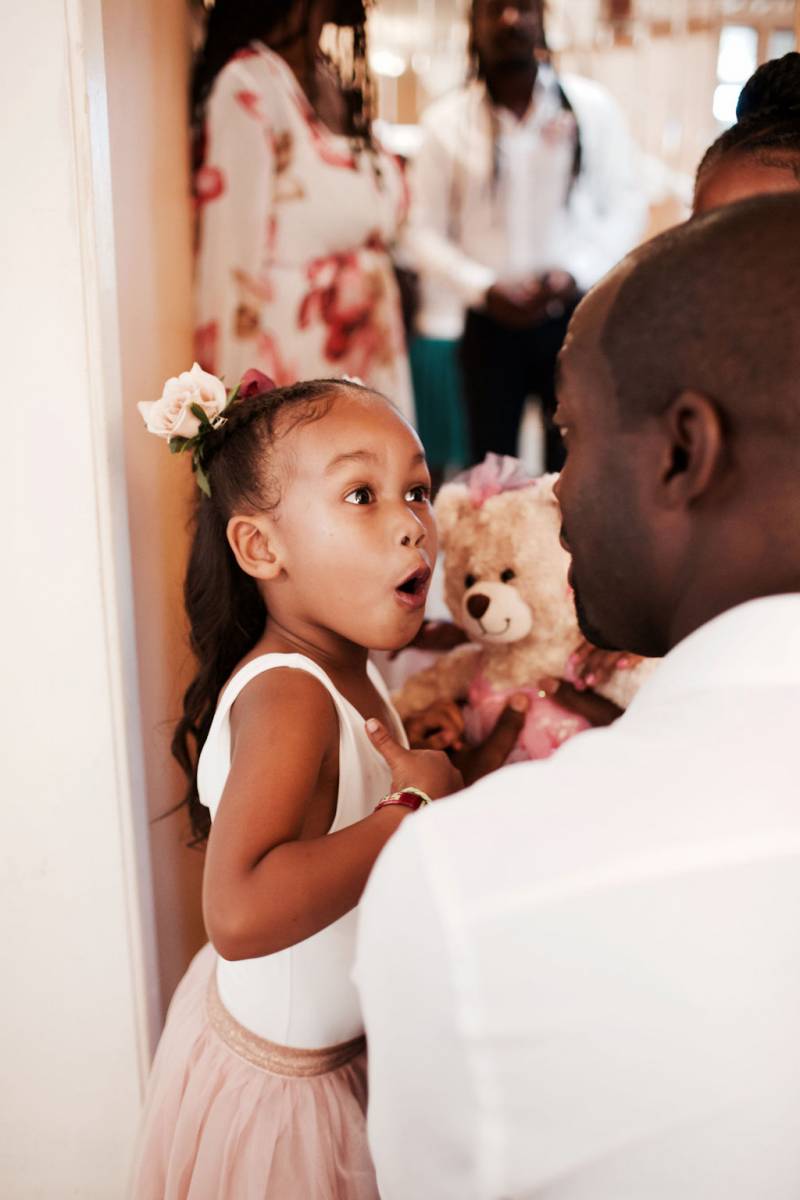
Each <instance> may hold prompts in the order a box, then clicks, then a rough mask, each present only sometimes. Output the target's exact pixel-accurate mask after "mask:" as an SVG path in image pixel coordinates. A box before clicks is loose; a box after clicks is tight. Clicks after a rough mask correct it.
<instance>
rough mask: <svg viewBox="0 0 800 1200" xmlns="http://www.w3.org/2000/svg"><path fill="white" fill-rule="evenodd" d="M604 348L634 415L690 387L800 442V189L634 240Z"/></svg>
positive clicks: (625, 408) (731, 414)
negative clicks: (637, 242) (637, 243)
mask: <svg viewBox="0 0 800 1200" xmlns="http://www.w3.org/2000/svg"><path fill="white" fill-rule="evenodd" d="M600 349H601V351H602V353H603V355H604V357H605V358H606V360H607V361H608V364H609V367H610V369H611V375H612V379H613V386H614V390H615V392H616V395H617V399H618V402H619V405H620V411H621V414H622V415H623V417H624V418H625V419H626V420H633V421H635V420H636V419H637V418H638V417H640V416H641V415H644V414H650V413H657V412H659V411H661V410H662V409H663V408H664V407H665V406H666V405H667V404H669V402H670V401H671V400H672V399H674V397H675V396H676V395H677V394H678V393H679V392H680V391H682V390H685V389H692V390H694V391H698V392H701V393H703V394H704V395H706V396H708V397H709V398H710V399H712V400H714V401H715V402H716V403H717V404H718V405H719V407H720V409H721V410H722V412H724V413H725V415H726V416H727V417H728V418H729V419H730V420H731V421H732V422H733V424H734V427H735V428H737V429H738V428H739V427H740V426H741V424H742V423H743V422H746V423H747V424H748V425H749V424H750V423H752V422H753V421H757V422H766V423H767V424H768V425H769V426H770V427H771V428H772V429H773V430H774V432H775V433H776V434H779V435H781V436H783V435H786V436H789V437H792V436H794V437H795V438H797V447H798V449H800V194H794V193H793V194H783V195H776V196H762V197H757V198H754V199H752V200H746V201H743V202H741V203H739V204H736V205H731V206H729V207H727V208H724V209H719V210H716V211H714V212H712V213H709V214H708V215H707V216H705V217H700V218H697V219H695V220H694V221H690V222H688V223H687V224H685V225H681V226H679V227H678V228H677V229H673V230H669V231H668V232H667V233H664V234H662V235H661V236H660V237H658V238H655V239H654V240H653V241H652V242H649V243H648V244H647V245H646V246H644V247H642V248H641V249H640V250H638V251H636V252H634V254H633V255H632V256H630V258H629V259H628V260H627V262H626V265H625V267H624V268H623V279H622V282H621V283H620V286H619V288H618V290H617V292H616V295H615V297H614V300H613V302H612V304H611V306H610V309H609V311H608V313H607V315H606V318H605V323H604V327H603V331H602V334H601V336H600Z"/></svg>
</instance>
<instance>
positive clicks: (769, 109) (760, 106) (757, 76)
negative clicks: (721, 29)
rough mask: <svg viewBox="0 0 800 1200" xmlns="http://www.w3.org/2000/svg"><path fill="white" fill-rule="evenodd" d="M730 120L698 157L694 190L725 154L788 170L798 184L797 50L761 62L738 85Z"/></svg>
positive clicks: (799, 80)
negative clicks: (726, 126) (737, 94)
mask: <svg viewBox="0 0 800 1200" xmlns="http://www.w3.org/2000/svg"><path fill="white" fill-rule="evenodd" d="M736 118H737V120H736V124H735V125H732V126H731V128H730V129H726V130H725V132H724V133H722V134H720V136H719V137H718V138H717V140H716V141H715V142H713V143H712V145H711V146H709V148H708V150H707V151H706V153H705V155H704V156H703V159H702V161H701V163H700V166H699V167H698V168H697V176H696V181H695V189H697V187H698V186H699V184H700V180H701V178H702V176H703V175H704V174H705V172H706V171H707V170H709V169H710V168H711V167H714V166H716V164H717V163H718V162H719V161H720V159H722V158H724V157H725V156H726V155H728V154H740V155H744V156H747V157H752V158H755V159H756V160H757V161H758V162H761V163H763V164H764V165H765V166H777V167H786V168H787V169H790V170H794V172H795V174H796V175H797V178H798V182H800V54H798V53H796V52H795V51H792V52H791V54H784V56H783V58H774V59H772V60H771V61H770V62H766V63H763V64H762V66H760V67H759V68H758V70H757V71H756V72H754V74H753V75H751V76H750V78H749V79H748V81H747V83H746V84H745V85H744V87H743V88H742V91H741V94H740V96H739V101H738V103H737V105H736Z"/></svg>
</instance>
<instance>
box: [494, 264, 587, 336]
mask: <svg viewBox="0 0 800 1200" xmlns="http://www.w3.org/2000/svg"><path fill="white" fill-rule="evenodd" d="M577 294H578V285H577V284H576V282H575V280H574V279H573V277H572V275H570V274H569V272H568V271H548V272H547V273H546V274H544V275H539V276H535V277H531V278H530V279H526V280H522V281H520V282H518V283H495V284H493V285H492V287H490V288H489V290H488V292H487V293H486V301H485V304H486V311H487V313H488V314H489V316H490V317H491V318H492V320H494V321H497V322H498V324H500V325H507V326H508V327H509V328H511V329H529V328H530V327H531V326H532V325H537V324H538V323H539V322H540V321H543V320H544V319H545V318H546V317H560V316H563V315H564V312H565V310H566V307H567V305H568V304H571V303H572V302H573V301H574V299H575V297H576V296H577Z"/></svg>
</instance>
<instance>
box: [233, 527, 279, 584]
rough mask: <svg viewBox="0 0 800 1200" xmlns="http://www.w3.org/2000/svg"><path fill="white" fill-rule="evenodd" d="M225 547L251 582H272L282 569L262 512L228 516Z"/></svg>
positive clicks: (269, 528) (271, 532)
mask: <svg viewBox="0 0 800 1200" xmlns="http://www.w3.org/2000/svg"><path fill="white" fill-rule="evenodd" d="M226 532H227V535H228V544H229V545H230V548H231V550H232V551H233V554H234V557H235V559H236V561H237V563H238V564H239V566H240V567H241V568H242V570H243V571H244V572H245V574H247V575H252V576H253V578H254V579H265V580H268V579H276V578H277V577H278V575H280V573H281V571H282V570H283V563H282V562H281V559H280V556H279V553H278V549H277V546H276V544H275V540H274V531H273V528H272V524H271V522H270V520H269V517H267V516H265V515H264V514H263V513H259V514H254V515H253V516H244V515H241V514H239V515H237V516H234V517H231V519H230V520H229V521H228V526H227V530H226Z"/></svg>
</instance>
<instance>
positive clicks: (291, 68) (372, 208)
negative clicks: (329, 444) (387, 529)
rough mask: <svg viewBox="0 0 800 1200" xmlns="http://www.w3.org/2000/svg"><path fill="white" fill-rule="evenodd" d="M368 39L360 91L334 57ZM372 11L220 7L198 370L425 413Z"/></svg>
mask: <svg viewBox="0 0 800 1200" xmlns="http://www.w3.org/2000/svg"><path fill="white" fill-rule="evenodd" d="M329 22H332V23H334V24H336V25H338V26H340V28H348V27H349V28H352V29H353V45H354V51H353V55H352V57H353V72H352V74H353V78H352V80H349V81H348V83H350V84H352V86H350V87H347V86H345V84H343V82H342V79H341V78H340V76H339V73H338V72H337V70H336V69H335V68H334V66H333V64H332V63H331V62H330V61H329V60H327V59H326V58H324V57H323V56H322V55H321V54H320V52H319V50H318V43H319V36H320V33H321V30H322V26H323V24H325V23H329ZM363 22H364V9H363V6H362V2H361V0H311V2H310V3H305V0H272V2H267V3H264V2H263V0H262V2H255V0H216V4H215V6H214V8H213V9H212V11H211V14H210V18H209V25H208V31H207V36H206V41H205V45H204V47H203V51H202V52H201V55H200V57H199V59H198V64H197V67H196V69H195V78H194V112H195V122H196V128H197V130H198V133H199V142H198V154H197V160H198V162H197V166H196V170H195V198H196V203H197V211H198V250H197V273H196V285H195V299H196V339H197V351H196V353H197V358H198V361H199V362H200V363H201V365H202V366H203V367H204V368H205V369H206V370H207V371H210V372H213V373H215V374H222V375H224V376H225V377H226V379H227V381H228V382H231V381H234V380H236V379H238V378H239V377H240V376H241V375H242V373H243V372H244V371H245V370H247V369H248V368H250V367H257V368H259V369H260V370H262V371H263V372H265V373H266V374H267V375H269V376H270V377H271V378H272V379H274V380H275V382H276V383H277V384H279V385H280V384H285V383H289V382H292V381H294V380H296V379H309V378H315V377H324V376H331V375H345V374H346V375H353V376H357V377H359V378H360V379H363V380H364V382H365V383H367V384H369V385H370V386H371V387H374V388H376V389H377V390H379V391H381V392H383V393H385V394H386V395H387V396H389V397H390V398H391V399H392V400H394V402H395V403H396V404H397V405H398V407H399V408H400V409H401V411H402V412H403V413H404V414H405V415H406V416H408V417H413V402H412V393H411V384H410V376H409V368H408V361H407V357H406V348H405V339H404V334H403V323H402V314H401V307H400V296H399V292H398V287H397V283H396V280H395V275H394V270H393V267H392V263H391V259H390V256H389V247H390V245H391V243H392V242H393V241H394V238H395V235H396V233H397V231H398V229H399V227H400V225H401V224H402V222H403V221H404V219H405V215H406V209H407V195H406V190H405V184H404V181H403V176H402V173H401V170H400V168H399V165H398V164H397V163H396V161H395V160H394V159H393V158H391V157H390V156H389V155H388V154H386V153H385V152H383V151H382V150H381V149H380V148H379V147H378V146H377V145H375V143H374V141H373V138H372V135H371V130H370V126H369V119H368V107H369V106H368V102H367V101H365V92H366V90H367V84H366V63H365V46H364V29H363Z"/></svg>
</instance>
